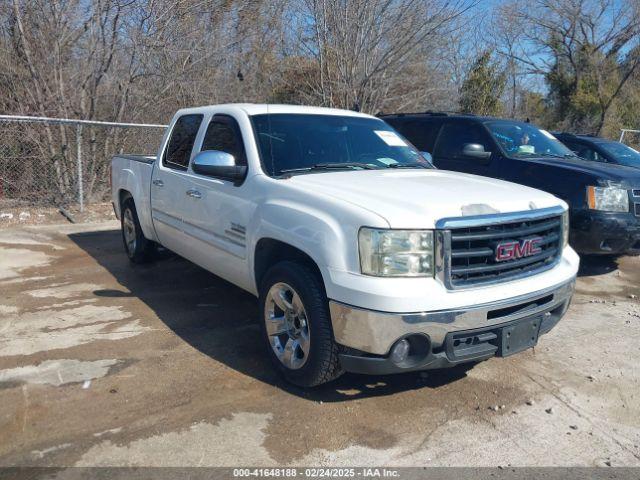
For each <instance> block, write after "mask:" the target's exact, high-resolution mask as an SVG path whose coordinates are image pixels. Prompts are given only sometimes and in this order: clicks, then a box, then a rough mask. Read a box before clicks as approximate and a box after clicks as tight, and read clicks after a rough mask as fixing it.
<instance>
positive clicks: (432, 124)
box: [388, 118, 441, 157]
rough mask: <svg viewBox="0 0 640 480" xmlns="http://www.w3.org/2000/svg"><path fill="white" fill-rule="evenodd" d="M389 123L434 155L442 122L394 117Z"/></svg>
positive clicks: (418, 146) (414, 143) (418, 147)
mask: <svg viewBox="0 0 640 480" xmlns="http://www.w3.org/2000/svg"><path fill="white" fill-rule="evenodd" d="M388 123H390V124H391V126H393V128H395V129H396V130H397V131H398V132H400V133H401V134H402V135H403V136H404V137H405V138H406V139H407V140H409V141H410V142H411V143H412V144H413V145H414V146H415V147H416V148H417V149H418V150H420V151H421V152H426V153H428V154H430V155H431V156H432V157H433V149H434V146H435V143H436V138H438V132H439V131H440V126H441V122H440V121H438V120H436V119H426V118H424V119H423V118H414V119H412V118H408V119H403V118H400V119H393V120H391V121H389V122H388Z"/></svg>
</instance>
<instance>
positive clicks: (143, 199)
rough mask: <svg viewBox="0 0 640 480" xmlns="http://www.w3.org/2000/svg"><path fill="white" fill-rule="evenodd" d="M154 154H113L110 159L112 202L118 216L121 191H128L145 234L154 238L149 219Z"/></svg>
mask: <svg viewBox="0 0 640 480" xmlns="http://www.w3.org/2000/svg"><path fill="white" fill-rule="evenodd" d="M155 161H156V155H131V154H121V155H114V157H113V158H112V160H111V182H112V184H111V188H112V193H111V194H112V202H113V207H114V211H115V214H116V217H118V218H120V208H121V204H120V203H121V193H122V192H128V194H130V195H131V196H132V197H133V198H134V200H135V204H136V210H137V213H138V218H139V220H140V224H141V226H142V230H143V232H144V234H145V236H146V237H147V238H148V239H150V240H156V235H155V230H154V228H153V222H152V220H151V202H150V200H151V198H150V197H151V192H150V187H151V177H152V174H153V168H154V163H155Z"/></svg>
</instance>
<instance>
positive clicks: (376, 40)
mask: <svg viewBox="0 0 640 480" xmlns="http://www.w3.org/2000/svg"><path fill="white" fill-rule="evenodd" d="M474 3H475V2H473V1H467V0H351V1H343V0H302V1H301V3H300V4H299V9H300V12H301V18H300V20H299V24H301V25H305V26H307V28H306V31H304V32H303V34H302V35H301V38H300V40H301V42H300V50H301V54H302V55H304V56H307V57H311V58H313V59H314V60H315V63H316V77H315V78H313V79H312V80H311V81H310V82H309V86H310V89H311V91H312V92H313V94H314V95H315V96H316V98H317V99H318V101H319V103H320V104H322V105H330V106H338V107H343V108H351V107H353V106H354V105H355V106H358V107H359V108H362V109H363V110H365V111H370V112H374V111H377V110H378V109H380V108H381V106H382V105H383V104H384V102H385V98H386V96H387V94H388V92H389V88H390V86H391V85H392V84H393V83H394V79H395V78H397V76H398V74H399V73H400V72H402V70H403V69H404V68H405V67H407V65H409V64H410V63H411V62H412V60H415V57H412V55H413V54H414V53H415V50H416V49H417V48H418V47H420V46H424V44H426V43H429V42H430V41H433V40H434V39H435V38H436V37H437V36H439V35H445V34H446V33H447V32H448V29H450V28H451V27H452V25H453V20H455V19H456V18H458V17H459V16H460V15H462V14H463V13H464V12H466V11H467V10H468V9H470V8H471V7H472V6H473V5H474Z"/></svg>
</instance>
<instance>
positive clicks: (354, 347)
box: [329, 278, 575, 374]
mask: <svg viewBox="0 0 640 480" xmlns="http://www.w3.org/2000/svg"><path fill="white" fill-rule="evenodd" d="M574 289H575V278H572V279H571V280H570V281H568V282H565V283H562V284H560V285H557V286H555V287H552V288H548V289H545V290H541V291H538V292H535V293H531V294H528V295H522V296H519V297H514V298H510V299H508V300H503V301H498V302H491V303H487V304H484V305H478V306H472V307H468V308H463V309H456V310H441V311H434V312H422V313H409V314H397V313H385V312H377V311H373V310H366V309H361V308H357V307H352V306H349V305H345V304H343V303H339V302H335V301H330V303H329V307H330V312H331V321H332V323H333V331H334V336H335V339H336V342H337V343H339V344H340V345H342V346H343V347H346V348H344V349H343V350H344V351H343V353H342V354H341V355H340V361H341V364H342V367H343V368H344V369H345V370H347V371H351V372H356V373H370V374H373V373H375V374H385V373H399V372H406V371H412V370H428V369H435V368H444V367H451V366H454V365H457V364H460V363H466V362H472V361H478V360H484V359H486V358H489V357H492V356H494V355H504V354H506V352H502V351H501V345H502V343H501V342H502V334H503V332H505V331H506V330H504V329H505V328H507V329H508V328H511V327H513V328H517V326H518V325H519V324H521V323H522V322H527V321H530V320H532V319H539V322H538V323H537V326H536V328H537V329H538V330H537V335H542V334H544V333H547V332H548V331H549V330H551V329H552V328H553V327H554V326H555V325H556V324H557V323H558V321H559V320H560V319H561V318H562V316H563V315H564V314H565V312H566V311H567V309H568V308H569V304H570V302H571V297H572V296H573V292H574ZM537 335H536V340H537ZM403 338H407V339H408V340H409V341H410V343H411V341H412V339H415V340H417V342H416V345H421V346H423V347H421V348H419V349H418V353H417V354H416V355H414V356H413V357H412V356H411V354H410V356H409V360H408V361H405V362H402V363H401V364H396V363H394V362H393V361H392V360H391V359H390V356H389V352H390V349H391V347H392V346H393V345H394V344H395V343H396V342H397V341H398V340H400V339H403ZM461 342H462V346H461ZM425 345H426V347H425ZM466 347H469V348H466Z"/></svg>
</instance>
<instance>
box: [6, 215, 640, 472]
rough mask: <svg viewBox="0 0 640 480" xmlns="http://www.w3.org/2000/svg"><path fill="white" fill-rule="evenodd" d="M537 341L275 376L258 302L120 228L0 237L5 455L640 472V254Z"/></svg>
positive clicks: (599, 276)
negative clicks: (306, 376) (481, 357)
mask: <svg viewBox="0 0 640 480" xmlns="http://www.w3.org/2000/svg"><path fill="white" fill-rule="evenodd" d="M583 266H584V267H583V271H582V274H581V277H580V279H579V281H578V293H577V295H576V297H575V299H574V302H573V305H572V307H571V309H570V311H569V313H568V315H567V316H566V317H565V318H564V319H563V320H562V321H561V322H560V324H559V325H558V326H557V327H556V328H555V329H554V330H553V331H552V332H551V333H550V334H548V335H546V336H544V337H542V338H541V339H540V342H539V344H538V346H537V347H536V348H535V350H531V351H527V352H524V353H522V354H519V355H516V356H513V357H509V358H504V359H500V358H495V359H491V360H489V361H487V362H484V363H481V364H478V365H476V366H474V367H473V368H468V369H466V370H465V369H458V370H455V371H445V372H440V373H430V374H428V375H424V374H423V375H421V374H417V373H412V374H405V375H400V376H388V377H367V376H358V375H345V376H343V377H342V378H341V379H339V380H338V381H337V382H334V383H332V384H329V385H326V386H324V387H321V388H319V389H316V390H312V391H303V390H299V389H296V388H292V387H290V386H288V385H286V384H284V383H282V382H281V381H280V380H279V379H278V378H277V377H276V376H275V374H274V373H273V371H272V370H271V368H270V366H269V365H268V361H267V358H266V356H265V354H264V352H263V350H262V346H261V344H260V342H259V337H258V326H257V323H256V317H257V305H256V301H255V299H254V298H253V297H252V296H251V295H249V294H247V293H245V292H243V291H241V290H239V289H237V288H235V287H233V286H231V285H229V284H228V283H226V282H224V281H222V280H220V279H219V278H217V277H215V276H214V275H211V274H210V273H208V272H205V271H204V270H202V269H200V268H198V267H196V266H195V265H193V264H191V263H189V262H187V261H185V260H182V259H180V258H177V257H175V256H170V255H167V256H166V258H163V259H161V260H159V261H157V262H155V263H154V264H151V265H146V266H136V267H135V268H134V267H132V266H130V265H129V263H128V261H127V258H126V256H125V255H124V252H123V248H122V245H121V239H120V233H119V230H118V224H117V223H116V222H114V221H111V222H103V223H99V224H84V225H79V224H78V225H71V224H63V225H40V226H13V227H7V226H5V227H2V228H1V229H0V466H16V465H30V466H34V465H36V466H39V465H43V466H44V465H47V466H107V465H108V466H113V465H133V466H192V465H202V466H205V465H209V466H251V465H256V466H286V465H296V466H310V465H348V466H362V465H367V466H368V465H378V466H380V465H388V466H416V465H420V466H451V465H455V466H508V465H512V466H552V465H558V466H605V465H606V466H640V398H639V395H640V389H639V386H640V385H639V379H640V369H638V367H637V365H638V358H639V353H640V300H638V297H640V269H639V267H640V259H638V258H628V257H627V258H622V259H619V260H618V261H617V263H616V262H613V261H607V260H588V261H586V262H584V264H583Z"/></svg>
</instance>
